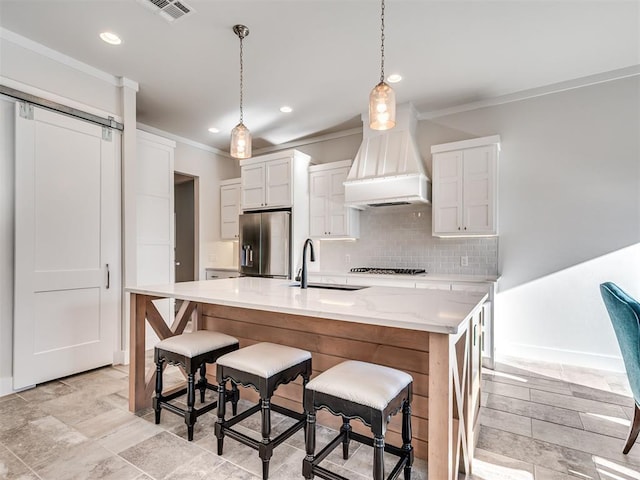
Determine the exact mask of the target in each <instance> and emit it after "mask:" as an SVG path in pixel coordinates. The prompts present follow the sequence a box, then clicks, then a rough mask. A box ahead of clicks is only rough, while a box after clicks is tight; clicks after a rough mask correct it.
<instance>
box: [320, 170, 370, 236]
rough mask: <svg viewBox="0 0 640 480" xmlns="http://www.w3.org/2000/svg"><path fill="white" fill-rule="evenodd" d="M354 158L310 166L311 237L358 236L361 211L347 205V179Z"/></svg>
mask: <svg viewBox="0 0 640 480" xmlns="http://www.w3.org/2000/svg"><path fill="white" fill-rule="evenodd" d="M350 167H351V160H343V161H341V162H333V163H325V164H322V165H314V166H312V167H309V236H311V237H313V238H358V236H359V235H360V212H359V210H357V209H355V208H351V207H347V206H345V203H344V185H343V183H344V181H345V180H346V179H347V175H349V168H350Z"/></svg>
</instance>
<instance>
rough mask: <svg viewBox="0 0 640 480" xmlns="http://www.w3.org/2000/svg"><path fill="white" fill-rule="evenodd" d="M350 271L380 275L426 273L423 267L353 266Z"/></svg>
mask: <svg viewBox="0 0 640 480" xmlns="http://www.w3.org/2000/svg"><path fill="white" fill-rule="evenodd" d="M350 271H351V273H374V274H382V275H394V274H398V275H418V274H420V273H427V272H426V271H425V269H424V268H376V267H355V268H352V269H351V270H350Z"/></svg>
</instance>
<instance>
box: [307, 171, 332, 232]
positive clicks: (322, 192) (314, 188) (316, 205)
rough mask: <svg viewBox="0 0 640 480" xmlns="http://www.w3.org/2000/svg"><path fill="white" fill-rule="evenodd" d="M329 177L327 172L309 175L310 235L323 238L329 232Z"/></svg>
mask: <svg viewBox="0 0 640 480" xmlns="http://www.w3.org/2000/svg"><path fill="white" fill-rule="evenodd" d="M329 194H330V190H329V175H327V172H313V173H310V174H309V235H310V236H312V237H323V236H325V235H326V234H327V232H328V231H329V225H328V224H327V208H328V204H329Z"/></svg>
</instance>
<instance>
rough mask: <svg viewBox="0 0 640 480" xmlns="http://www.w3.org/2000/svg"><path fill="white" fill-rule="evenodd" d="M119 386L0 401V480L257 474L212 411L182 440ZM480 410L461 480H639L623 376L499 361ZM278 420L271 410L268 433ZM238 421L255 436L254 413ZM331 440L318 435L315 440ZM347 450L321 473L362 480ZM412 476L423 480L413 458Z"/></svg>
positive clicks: (295, 461) (168, 479)
mask: <svg viewBox="0 0 640 480" xmlns="http://www.w3.org/2000/svg"><path fill="white" fill-rule="evenodd" d="M171 375H172V376H174V378H180V374H179V373H178V372H176V371H174V372H172V373H171ZM127 380H128V377H127V368H126V367H123V366H115V367H106V368H102V369H99V370H95V371H92V372H87V373H84V374H80V375H75V376H73V377H68V378H64V379H61V380H58V381H53V382H50V383H46V384H43V385H40V386H38V387H37V388H35V389H32V390H28V391H25V392H21V393H17V394H13V395H9V396H5V397H0V479H8V480H9V479H10V480H13V479H21V480H34V479H42V480H49V479H51V480H67V479H74V480H85V479H87V480H89V479H90V480H103V479H108V480H128V479H135V480H150V479H156V480H161V479H162V480H200V479H209V480H223V479H224V480H226V479H233V480H259V479H260V477H259V474H260V471H261V470H260V468H261V467H260V460H259V459H258V457H257V454H256V452H255V451H254V450H252V449H250V448H248V447H245V446H243V445H240V444H238V443H237V442H235V441H233V440H232V439H227V440H226V442H225V452H224V455H223V456H222V457H219V456H218V455H216V453H215V446H216V440H215V436H214V434H213V424H214V422H215V415H213V414H212V413H210V414H206V415H204V416H202V417H200V418H199V419H198V422H197V424H196V428H195V435H194V441H193V442H187V441H186V428H185V425H184V423H183V420H182V419H181V418H179V417H177V416H176V415H173V414H171V413H169V412H165V413H163V417H162V423H161V425H155V424H154V422H153V412H152V411H150V410H147V411H146V412H142V413H141V414H140V415H133V414H131V413H129V412H128V410H127V392H128V390H127ZM211 395H212V394H211ZM211 398H212V397H211ZM482 405H483V406H482V412H481V417H480V422H481V424H482V426H481V429H480V435H479V440H478V448H477V450H476V459H475V462H474V475H473V477H469V478H473V479H476V480H507V479H509V480H511V479H513V480H534V479H535V480H575V479H581V480H640V447H638V446H636V447H635V448H634V449H632V450H631V452H630V453H629V455H626V456H625V455H622V453H621V451H622V447H623V444H624V440H625V438H626V435H627V429H628V426H629V420H630V416H631V415H632V408H633V400H632V398H631V394H630V392H629V387H628V383H627V381H626V377H625V376H624V375H621V374H611V373H606V372H598V371H595V370H587V369H579V368H570V367H565V366H561V365H555V364H545V363H539V362H530V361H522V360H518V359H504V361H502V362H500V363H499V364H498V365H497V367H496V369H495V370H494V371H491V370H486V369H485V371H484V380H483V394H482ZM242 406H243V405H241V407H242ZM244 406H246V405H244ZM288 422H289V421H288V419H285V418H284V417H281V416H279V415H275V416H274V419H273V429H274V433H277V432H278V431H280V430H281V429H283V428H286V427H287V424H288ZM241 425H242V427H241V428H242V429H243V430H244V431H245V433H247V434H250V435H256V438H258V437H259V434H258V432H259V425H258V422H257V418H254V417H252V418H250V419H248V420H246V421H245V422H243V423H242V424H241ZM332 434H333V432H332V431H330V430H329V429H325V428H321V429H320V430H319V434H318V439H319V443H320V444H323V443H325V442H326V441H327V440H328V439H329V438H330V437H331V435H332ZM352 445H353V446H354V449H353V453H352V455H351V457H350V458H349V460H347V461H345V460H343V459H342V458H341V455H340V454H339V452H334V453H333V454H332V455H331V456H330V457H329V458H328V461H330V462H331V465H332V467H331V468H332V469H333V470H334V471H336V472H337V473H341V474H342V475H345V476H347V477H348V478H350V479H353V480H364V479H366V478H370V476H369V472H370V462H371V450H370V449H369V448H368V447H362V446H360V447H358V445H357V444H356V443H353V444H352ZM303 456H304V442H303V437H302V432H299V433H298V434H296V435H295V436H293V437H292V438H291V439H290V440H289V441H287V442H286V443H284V444H282V445H281V446H280V447H279V448H277V449H276V450H275V453H274V457H273V459H272V461H271V476H270V478H271V479H272V480H290V479H296V478H302V477H301V475H300V470H301V467H300V465H301V462H302V458H303ZM413 478H415V479H417V480H421V479H426V478H428V476H427V466H426V464H425V463H424V462H422V461H417V462H416V464H415V469H414V477H413ZM461 478H462V477H461ZM431 480H439V479H431Z"/></svg>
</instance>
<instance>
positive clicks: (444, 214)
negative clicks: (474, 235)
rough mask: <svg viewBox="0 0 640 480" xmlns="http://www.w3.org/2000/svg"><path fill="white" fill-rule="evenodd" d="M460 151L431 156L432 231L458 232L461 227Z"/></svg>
mask: <svg viewBox="0 0 640 480" xmlns="http://www.w3.org/2000/svg"><path fill="white" fill-rule="evenodd" d="M462 188H463V179H462V152H445V153H439V154H437V155H434V156H433V192H432V195H433V233H434V234H436V233H448V234H458V233H459V232H460V230H461V228H462Z"/></svg>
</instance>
